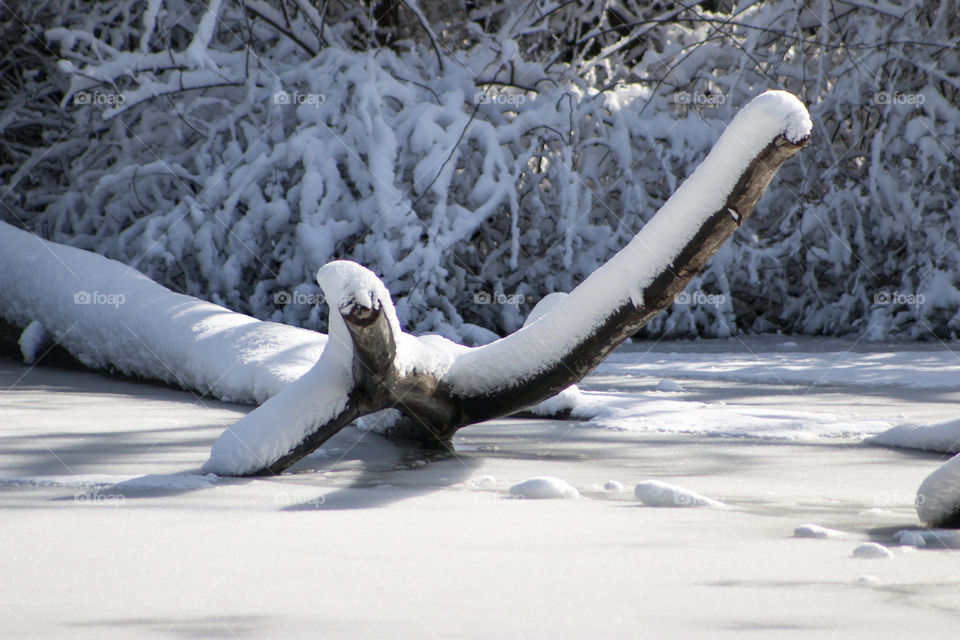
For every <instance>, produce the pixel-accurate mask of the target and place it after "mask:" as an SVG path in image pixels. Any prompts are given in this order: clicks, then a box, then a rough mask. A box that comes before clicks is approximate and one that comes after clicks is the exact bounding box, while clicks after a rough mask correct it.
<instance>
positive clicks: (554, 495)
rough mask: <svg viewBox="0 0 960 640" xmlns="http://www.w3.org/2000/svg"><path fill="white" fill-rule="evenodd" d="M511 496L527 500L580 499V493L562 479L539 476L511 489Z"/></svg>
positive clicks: (519, 483)
mask: <svg viewBox="0 0 960 640" xmlns="http://www.w3.org/2000/svg"><path fill="white" fill-rule="evenodd" d="M510 495H511V496H513V497H515V498H525V499H527V500H556V499H563V498H579V497H580V492H579V491H577V490H576V488H574V487H572V486H570V485H569V484H567V483H566V481H564V480H561V479H560V478H555V477H553V476H537V477H536V478H530V479H529V480H524V481H523V482H518V483H517V484H515V485H513V486H512V487H510Z"/></svg>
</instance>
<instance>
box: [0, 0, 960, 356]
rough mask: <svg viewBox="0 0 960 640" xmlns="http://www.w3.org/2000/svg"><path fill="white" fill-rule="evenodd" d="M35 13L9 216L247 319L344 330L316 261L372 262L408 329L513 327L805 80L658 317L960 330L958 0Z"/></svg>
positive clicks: (9, 131) (26, 16) (449, 331)
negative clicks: (760, 165)
mask: <svg viewBox="0 0 960 640" xmlns="http://www.w3.org/2000/svg"><path fill="white" fill-rule="evenodd" d="M17 11H18V12H20V17H21V18H22V19H23V23H24V24H27V25H33V26H34V27H33V28H32V29H25V28H24V27H23V24H21V23H19V22H18V21H17V20H16V19H11V20H10V21H9V22H8V23H7V24H6V26H5V27H4V29H5V31H4V34H3V36H4V40H5V42H10V43H12V44H11V48H10V51H9V52H8V53H7V54H5V57H4V63H5V64H4V67H3V68H2V69H0V73H2V74H3V78H4V80H5V82H4V84H3V86H2V88H0V91H2V92H3V94H4V107H3V111H2V112H0V130H2V131H3V132H4V136H3V140H2V141H0V176H2V178H3V180H4V182H5V183H6V184H7V186H8V188H7V189H4V191H5V192H6V194H5V195H3V197H2V199H0V203H2V204H3V205H4V206H3V207H2V208H0V215H3V217H4V218H5V219H8V220H11V221H13V222H19V223H20V224H21V225H23V226H26V227H28V228H30V229H32V230H35V231H36V232H38V233H40V234H41V235H43V236H45V237H48V238H50V239H54V240H57V241H61V242H67V243H69V244H72V245H75V246H80V247H83V248H87V249H93V250H96V251H98V252H100V253H103V254H105V255H108V256H110V257H112V258H116V259H119V260H121V261H124V262H127V263H129V264H132V265H135V266H136V267H137V268H139V269H141V270H143V271H144V272H145V273H147V274H148V275H150V276H151V277H153V278H155V279H157V280H158V281H160V282H162V283H164V284H166V285H168V286H171V287H173V288H174V289H177V290H179V291H182V292H185V293H189V294H191V295H195V296H199V297H202V298H206V299H209V300H212V301H214V302H217V303H221V304H224V305H226V306H228V307H230V308H233V309H236V310H238V311H242V312H245V313H250V314H253V315H255V316H258V317H261V318H267V319H272V320H277V321H282V322H287V323H292V324H297V325H303V326H308V327H311V328H314V327H319V328H321V329H322V328H324V327H323V323H324V322H325V316H326V314H325V308H324V307H323V305H322V297H321V295H320V291H319V289H318V288H317V286H316V285H315V284H313V282H314V280H313V274H314V273H315V272H316V269H317V268H318V267H319V266H320V265H322V264H324V263H325V262H327V261H329V260H332V259H336V258H350V259H353V260H356V261H357V262H360V263H362V264H365V265H367V266H369V267H370V268H371V269H373V270H374V271H376V272H377V273H379V274H380V275H382V277H383V279H384V281H385V282H386V283H387V285H388V286H389V287H390V290H391V292H392V293H393V297H394V300H395V301H396V304H397V310H398V313H399V315H400V319H401V321H402V322H403V323H404V326H406V327H409V328H410V329H412V330H416V331H438V332H440V333H443V334H445V335H448V336H449V337H459V336H462V335H463V334H464V333H466V332H467V331H468V329H469V327H466V326H465V324H464V323H473V324H479V325H481V326H485V327H488V328H491V329H494V330H496V331H499V332H506V331H512V330H514V329H516V328H517V327H519V326H520V324H521V323H522V320H523V318H524V317H525V315H526V313H527V311H529V309H530V308H531V307H532V305H533V304H535V303H536V302H537V300H539V299H540V298H542V297H543V296H544V295H546V294H547V293H550V292H553V291H569V290H570V289H571V288H572V287H573V286H574V285H575V284H576V283H577V282H579V281H580V280H582V279H583V277H585V276H586V275H587V274H588V273H590V272H591V271H593V270H594V269H595V268H596V267H597V266H598V265H599V264H601V263H602V262H603V261H605V260H606V259H607V258H609V257H610V256H611V255H612V254H613V253H614V252H615V251H616V250H617V249H619V248H621V247H622V246H623V245H624V244H625V243H626V241H627V240H628V239H629V238H630V237H632V236H633V235H634V234H635V233H636V231H637V230H638V229H639V228H640V227H641V226H642V224H643V223H644V221H645V220H647V219H649V218H650V216H652V214H653V213H654V212H655V210H656V209H657V208H658V206H659V205H660V204H661V203H662V202H663V201H664V200H665V198H666V197H667V196H668V195H669V194H670V193H671V192H672V191H673V189H674V188H675V187H676V185H677V184H678V183H679V181H680V180H682V178H683V177H684V176H685V175H686V173H687V172H688V171H689V170H690V169H691V168H692V167H693V166H695V165H696V164H697V163H698V162H699V161H700V160H701V159H702V158H703V157H704V155H705V154H706V152H707V150H708V149H709V148H710V146H711V145H712V143H713V142H714V141H715V139H716V137H717V135H718V134H719V132H720V131H721V130H722V128H723V126H724V125H725V124H726V123H727V122H728V121H729V120H730V119H731V118H732V115H733V113H734V112H735V111H736V109H737V108H739V107H740V106H742V105H744V104H745V103H746V102H747V101H748V100H749V99H750V98H751V97H753V96H754V95H756V94H757V93H760V92H761V91H762V90H764V89H766V88H771V87H781V88H784V89H786V90H788V91H791V92H793V93H795V94H797V95H798V96H799V97H800V98H801V99H802V100H803V101H804V102H805V103H806V104H807V105H809V109H810V111H811V114H812V115H813V118H814V126H815V128H814V140H813V143H812V145H811V146H810V147H809V148H808V149H807V150H805V151H804V152H803V153H802V154H800V156H799V160H798V161H794V162H791V163H790V164H788V166H786V167H784V169H783V170H782V171H781V172H780V174H779V176H778V178H776V179H775V181H774V184H773V185H771V188H770V193H769V194H768V195H767V196H765V198H764V200H763V201H761V204H760V206H759V207H758V211H757V214H756V215H755V216H754V217H753V218H752V219H751V220H750V221H749V222H748V223H747V224H746V225H745V228H744V229H743V230H742V231H741V232H740V233H739V234H737V236H735V238H734V240H733V241H732V242H731V243H729V244H728V245H727V246H726V247H725V248H724V249H722V250H721V251H720V252H719V253H718V254H717V255H716V256H715V257H714V259H713V260H712V261H711V263H710V266H709V268H708V269H707V270H706V271H705V272H704V273H703V274H702V275H701V276H699V277H698V278H697V279H696V280H695V281H694V282H693V283H692V284H691V285H690V287H689V288H688V290H687V295H685V296H683V297H681V298H680V299H678V302H677V303H676V304H674V306H673V307H672V308H671V310H670V311H669V312H668V313H665V314H662V315H661V316H660V317H658V318H657V319H656V320H655V321H654V322H653V323H651V324H650V325H648V327H647V329H646V331H647V332H648V333H649V334H652V335H664V334H665V335H670V336H690V335H718V336H723V335H729V334H730V333H733V332H736V331H743V330H747V331H761V330H773V329H781V330H785V331H793V332H802V333H813V334H816V333H831V334H842V333H849V332H856V333H860V334H866V335H868V336H869V337H872V338H881V337H911V338H922V337H926V336H929V335H931V334H932V333H933V334H937V335H949V334H950V333H952V332H954V331H955V330H956V329H957V327H958V324H960V317H958V315H957V310H958V305H960V291H958V289H957V278H956V276H955V275H954V274H955V273H956V271H957V267H958V262H960V248H958V246H957V238H958V233H960V228H958V225H960V204H958V201H960V193H958V191H960V175H958V173H960V172H958V165H960V162H958V159H957V156H956V153H957V152H956V149H957V148H960V145H958V142H960V132H958V127H960V112H958V110H957V106H956V105H957V104H958V100H957V97H958V88H960V54H958V47H957V44H958V38H957V35H956V34H957V33H960V19H958V2H957V0H943V1H941V2H920V1H918V0H908V1H907V2H904V3H903V4H902V5H900V6H894V5H892V4H884V5H871V6H867V5H836V4H834V3H830V2H827V1H825V0H822V1H816V2H812V3H803V4H801V3H795V2H790V1H786V0H776V1H772V2H765V3H746V2H743V3H738V4H735V5H729V4H728V3H725V2H710V3H706V2H705V3H701V4H699V5H692V6H684V5H680V4H666V5H660V4H658V3H653V4H651V3H645V2H638V1H632V0H630V1H626V2H617V3H614V2H603V1H599V0H578V1H575V2H558V1H551V0H535V1H533V2H518V1H516V0H500V1H496V2H483V3H476V4H475V5H473V8H471V9H469V10H467V9H456V8H450V7H449V6H448V5H447V4H445V3H442V2H440V1H439V0H432V1H430V2H424V1H421V2H419V3H416V2H413V0H406V1H405V2H402V3H399V4H394V5H390V4H389V3H385V4H383V5H376V6H375V8H374V9H370V8H369V7H368V6H366V5H364V4H361V3H355V2H349V1H344V2H335V3H318V4H317V5H316V6H315V5H314V4H312V3H310V2H307V1H306V0H274V1H270V2H268V1H266V0H259V1H250V2H245V3H241V2H231V1H230V0H222V1H221V0H212V1H211V2H210V3H208V4H206V5H195V4H192V3H187V2H185V1H183V0H149V1H147V2H131V1H129V0H108V1H106V2H101V3H93V4H91V3H85V2H68V3H64V4H60V3H53V2H42V1H41V2H38V3H34V4H32V5H31V6H30V7H29V8H27V9H23V10H22V11H21V9H17ZM38 33H42V34H43V36H42V39H38V38H37V36H36V34H38ZM58 59H59V61H58ZM317 303H320V307H317V306H316V304H317Z"/></svg>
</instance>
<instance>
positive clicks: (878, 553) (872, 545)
mask: <svg viewBox="0 0 960 640" xmlns="http://www.w3.org/2000/svg"><path fill="white" fill-rule="evenodd" d="M853 557H854V558H863V559H865V560H885V559H889V558H892V557H893V552H892V551H890V549H887V548H886V547H885V546H883V545H882V544H877V543H876V542H864V543H863V544H861V545H859V546H857V547H856V548H855V549H854V550H853Z"/></svg>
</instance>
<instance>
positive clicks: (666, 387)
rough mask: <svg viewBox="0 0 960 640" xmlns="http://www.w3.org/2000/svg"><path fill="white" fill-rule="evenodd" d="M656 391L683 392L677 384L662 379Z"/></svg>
mask: <svg viewBox="0 0 960 640" xmlns="http://www.w3.org/2000/svg"><path fill="white" fill-rule="evenodd" d="M657 391H683V387H681V386H680V383H679V382H675V381H673V380H670V379H668V378H664V379H663V380H661V381H660V382H658V383H657Z"/></svg>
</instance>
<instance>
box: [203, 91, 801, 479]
mask: <svg viewBox="0 0 960 640" xmlns="http://www.w3.org/2000/svg"><path fill="white" fill-rule="evenodd" d="M810 129H811V124H810V120H809V116H808V114H807V112H806V109H805V108H804V107H803V105H802V104H801V103H800V102H799V101H798V100H797V99H796V98H795V97H793V96H792V95H790V94H787V93H785V92H782V91H769V92H766V93H764V94H762V95H761V96H759V97H758V98H756V99H755V100H753V101H752V102H751V103H750V104H749V105H747V106H746V107H744V108H743V109H742V110H741V111H740V113H738V114H737V116H736V117H735V119H734V121H733V122H732V123H731V124H730V125H729V126H728V127H727V129H726V130H725V131H724V133H723V135H722V136H721V138H720V139H719V140H718V142H717V144H716V145H715V146H714V149H713V150H712V151H711V152H710V154H709V155H708V156H707V158H706V159H705V160H704V162H703V163H702V164H701V165H700V166H699V167H698V168H697V170H696V171H695V172H694V173H693V175H691V176H690V177H689V178H688V179H687V180H686V181H685V182H684V183H683V184H682V185H681V186H680V188H679V189H678V190H677V192H676V193H675V194H674V195H673V196H672V197H671V198H670V199H669V200H668V201H667V203H665V204H664V206H663V207H662V208H661V210H660V211H659V212H658V213H657V214H656V216H654V218H653V219H652V220H651V221H650V222H649V223H647V224H646V225H645V226H644V228H643V229H642V230H641V231H640V233H639V234H637V236H636V237H635V238H634V239H633V240H632V241H631V242H630V243H629V244H628V245H627V247H625V248H624V249H623V250H621V251H620V252H619V253H618V254H617V255H616V256H614V257H613V258H612V259H611V260H610V261H609V262H607V263H606V264H605V265H603V266H602V267H601V268H600V269H598V270H597V271H595V272H594V273H593V274H591V275H590V277H588V278H587V279H586V280H585V281H584V282H583V283H581V284H580V285H579V286H578V287H577V288H576V289H574V291H573V292H571V293H570V294H569V295H568V296H567V297H566V298H564V299H563V300H562V301H561V302H559V303H558V304H556V305H555V306H554V307H553V308H552V309H550V310H549V311H547V312H546V313H545V314H543V315H542V317H540V318H538V319H536V320H535V321H534V322H532V323H530V324H529V325H528V326H525V327H524V328H522V329H520V330H519V331H517V332H516V333H514V334H511V335H510V336H507V337H505V338H502V339H500V340H497V341H495V342H493V343H491V344H488V345H485V346H482V347H476V348H468V347H463V346H461V345H457V344H455V343H452V342H450V341H448V340H445V339H443V338H440V337H438V336H423V337H415V336H411V335H409V334H406V333H403V332H402V330H401V328H400V324H399V322H398V320H397V316H396V312H395V310H394V307H393V302H392V300H391V298H390V294H389V292H388V291H387V289H386V287H385V286H384V285H383V283H382V282H381V281H380V280H379V279H378V278H377V277H376V276H375V275H374V274H373V273H372V272H370V271H369V270H367V269H365V268H364V267H362V266H360V265H358V264H355V263H352V262H348V261H337V262H333V263H330V264H328V265H325V266H324V267H323V268H321V269H320V271H319V272H318V274H317V280H318V282H319V284H320V286H321V288H323V290H324V294H325V296H326V299H327V302H328V304H329V305H330V335H329V339H330V344H329V345H328V346H327V348H325V349H324V351H323V353H322V355H321V357H320V359H319V361H318V362H317V365H316V366H315V367H314V369H313V370H311V371H310V372H309V373H308V374H307V375H305V376H304V378H302V379H301V380H299V381H297V383H295V384H292V385H290V386H289V387H288V388H286V389H284V390H283V391H282V392H281V393H280V394H278V395H277V396H275V397H274V398H271V399H270V400H269V401H267V402H266V403H265V404H263V405H262V406H261V407H259V408H258V409H256V410H255V411H253V412H251V413H250V414H248V415H247V416H246V417H245V418H243V419H242V420H241V421H239V422H238V423H237V424H236V425H234V426H233V427H231V428H229V429H227V430H226V431H225V432H224V434H223V435H221V437H220V438H219V439H218V440H217V442H216V443H215V444H214V447H213V449H212V451H211V457H210V460H209V461H208V462H207V464H206V465H205V466H204V470H205V471H208V472H213V473H218V474H225V475H264V474H275V473H279V472H280V471H282V470H283V469H285V468H286V467H288V466H289V465H291V464H293V463H294V462H295V461H296V460H298V459H299V458H301V457H302V456H304V455H306V454H307V453H309V452H310V451H312V450H314V449H315V448H317V447H319V446H320V445H321V444H322V443H323V442H324V441H325V440H326V439H327V438H329V437H330V436H332V435H333V434H335V433H336V432H337V431H339V430H340V429H341V428H343V427H344V426H345V425H346V424H348V423H349V422H350V421H351V420H352V419H354V418H356V417H359V416H365V415H369V414H373V413H377V412H379V411H381V410H385V409H392V410H395V412H399V418H396V415H397V414H396V413H394V414H393V416H394V418H395V420H396V424H395V426H394V430H395V431H396V432H402V433H403V435H405V436H407V437H417V438H419V439H423V440H428V441H435V442H441V443H442V442H447V441H448V440H449V439H450V437H451V436H452V435H453V433H454V432H456V431H457V430H458V429H459V428H461V427H463V426H466V425H469V424H473V423H476V422H480V421H483V420H488V419H491V418H496V417H500V416H505V415H509V414H512V413H514V412H516V411H518V410H521V409H524V408H525V407H529V406H531V405H534V404H536V403H538V402H540V401H542V400H544V399H546V398H549V397H550V396H552V395H554V394H556V393H558V392H559V391H561V390H563V389H564V388H566V387H568V386H569V385H571V384H574V383H576V382H577V381H579V380H580V379H581V378H583V376H585V375H586V374H587V373H589V372H590V371H591V370H592V369H593V368H594V367H595V366H596V365H597V364H599V363H600V362H601V361H602V360H603V359H604V358H605V357H606V356H607V355H608V354H609V353H610V352H611V351H612V350H613V349H614V348H616V347H617V346H618V345H619V344H621V343H622V342H623V341H624V340H625V339H626V338H628V337H629V336H631V335H633V334H634V333H636V331H637V330H638V329H639V328H640V327H642V326H643V325H644V324H645V323H646V322H648V321H649V320H650V319H651V318H652V317H653V316H654V315H656V314H657V313H659V312H660V311H661V310H663V309H664V308H665V307H667V306H668V305H669V304H670V303H671V302H672V301H673V298H674V296H675V295H676V294H677V293H679V292H680V291H681V290H682V289H683V288H684V286H686V284H687V283H688V282H689V281H690V279H691V278H693V277H694V276H695V275H696V274H697V273H699V272H700V270H702V269H703V267H704V265H705V264H706V262H707V260H708V259H709V258H710V256H712V255H713V254H714V253H715V252H716V251H717V249H718V248H719V247H720V246H721V245H722V244H723V242H724V241H726V239H727V238H728V237H729V236H730V234H732V233H733V232H734V231H735V230H736V229H737V228H738V227H739V226H740V225H741V224H742V222H743V220H744V219H745V218H746V217H747V216H749V215H750V213H751V212H752V211H753V209H754V207H755V206H756V204H757V202H758V200H759V199H760V197H761V196H762V195H763V193H764V191H765V190H766V188H767V185H768V184H769V182H770V180H771V178H772V177H773V175H774V173H776V171H777V169H778V168H779V167H780V165H781V164H782V163H783V162H784V161H785V160H787V159H788V158H789V157H790V156H792V155H793V154H794V153H796V152H797V151H798V150H799V149H800V148H801V147H802V146H804V145H805V144H806V143H807V141H808V139H809V136H810Z"/></svg>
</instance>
